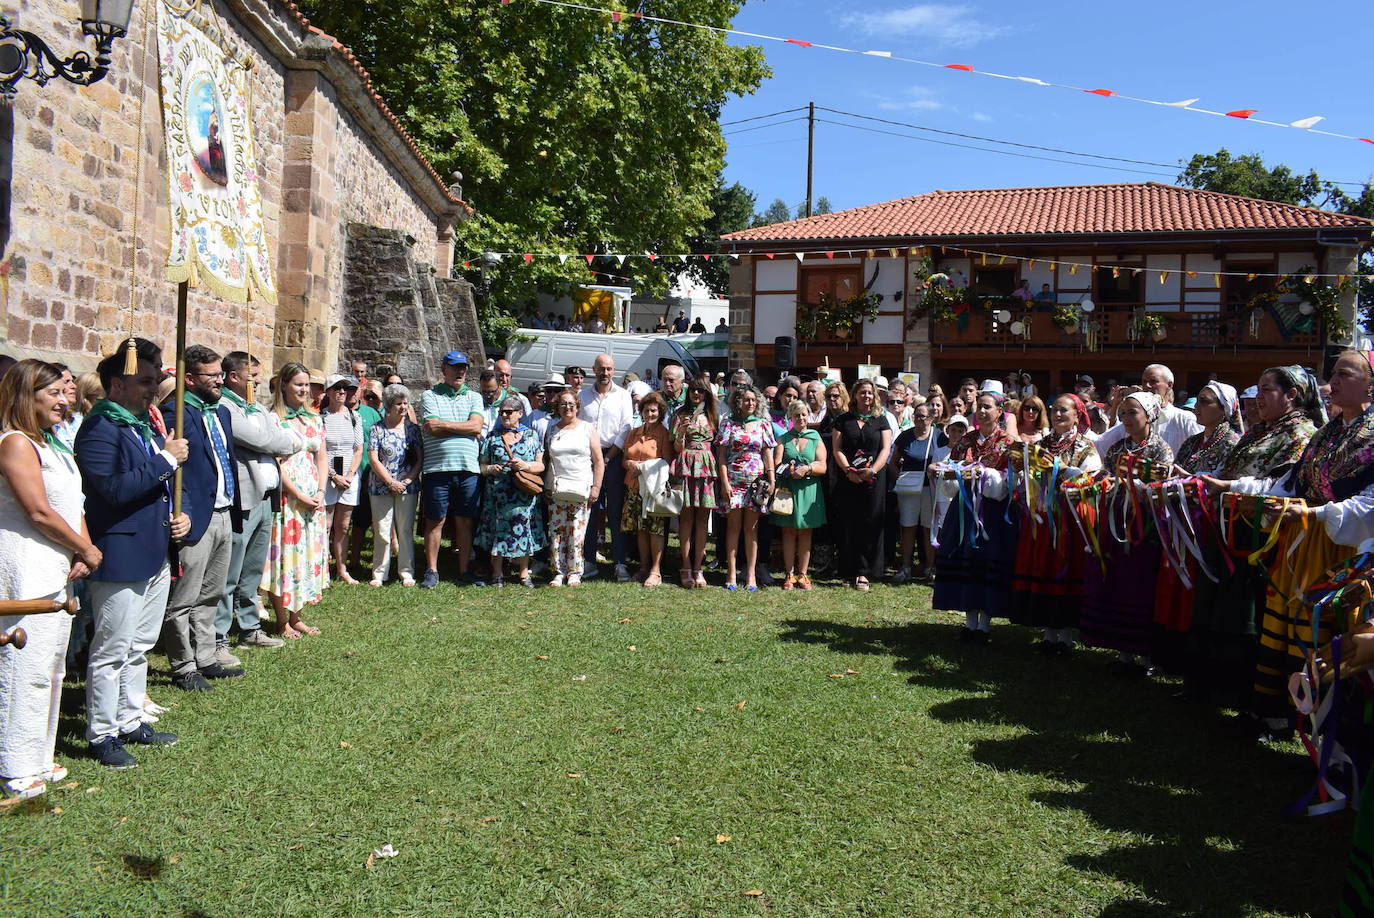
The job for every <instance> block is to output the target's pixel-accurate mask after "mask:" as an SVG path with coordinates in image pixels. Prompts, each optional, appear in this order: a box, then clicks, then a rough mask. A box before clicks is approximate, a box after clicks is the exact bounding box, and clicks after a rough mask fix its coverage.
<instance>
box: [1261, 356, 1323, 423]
mask: <svg viewBox="0 0 1374 918" xmlns="http://www.w3.org/2000/svg"><path fill="white" fill-rule="evenodd" d="M1264 372H1265V373H1273V374H1274V375H1275V376H1276V377H1278V380H1279V382H1280V383H1282V384H1283V387H1284V388H1285V389H1297V390H1298V397H1297V398H1296V399H1295V400H1294V402H1293V407H1294V408H1296V409H1297V410H1299V411H1301V412H1302V413H1303V414H1305V415H1307V416H1308V417H1309V418H1310V419H1311V420H1312V423H1314V424H1316V425H1317V426H1318V427H1320V426H1321V425H1323V424H1325V423H1326V405H1324V404H1323V403H1322V394H1321V388H1320V386H1319V385H1318V383H1317V375H1316V374H1315V373H1313V372H1312V371H1311V370H1309V369H1308V368H1307V367H1300V366H1298V365H1297V364H1292V365H1290V366H1286V367H1270V368H1269V369H1267V370H1265V371H1264Z"/></svg>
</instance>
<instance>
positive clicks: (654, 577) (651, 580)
mask: <svg viewBox="0 0 1374 918" xmlns="http://www.w3.org/2000/svg"><path fill="white" fill-rule="evenodd" d="M662 582H663V578H662V577H660V576H659V575H658V574H650V575H648V576H647V577H645V578H644V580H643V584H644V589H646V590H652V589H653V588H654V587H656V586H658V585H659V584H660V583H662Z"/></svg>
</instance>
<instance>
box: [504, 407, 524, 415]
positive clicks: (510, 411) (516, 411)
mask: <svg viewBox="0 0 1374 918" xmlns="http://www.w3.org/2000/svg"><path fill="white" fill-rule="evenodd" d="M519 413H520V410H519V409H518V408H502V409H501V414H519Z"/></svg>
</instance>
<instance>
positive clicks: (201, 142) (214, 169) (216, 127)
mask: <svg viewBox="0 0 1374 918" xmlns="http://www.w3.org/2000/svg"><path fill="white" fill-rule="evenodd" d="M187 95H188V96H189V98H188V99H187V100H186V103H187V104H186V108H187V110H188V112H189V114H190V119H189V120H190V122H191V135H192V139H191V149H193V150H195V151H196V153H195V162H196V165H197V166H198V167H199V170H200V174H201V175H203V176H205V177H206V178H208V179H209V180H210V181H212V182H214V183H215V184H216V185H228V184H229V172H228V170H227V169H226V168H225V158H224V138H223V136H222V135H221V132H220V124H221V122H222V121H223V118H221V117H220V106H219V99H218V98H217V97H216V94H215V87H214V84H213V83H211V82H210V80H209V78H208V77H207V78H201V79H198V80H196V81H195V82H194V83H192V84H191V89H190V92H189V93H188V94H187Z"/></svg>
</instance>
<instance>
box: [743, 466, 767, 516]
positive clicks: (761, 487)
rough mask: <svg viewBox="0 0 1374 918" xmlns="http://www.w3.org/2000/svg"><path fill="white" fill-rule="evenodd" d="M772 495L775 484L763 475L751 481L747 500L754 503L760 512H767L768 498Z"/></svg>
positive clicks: (746, 494)
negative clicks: (771, 483)
mask: <svg viewBox="0 0 1374 918" xmlns="http://www.w3.org/2000/svg"><path fill="white" fill-rule="evenodd" d="M772 496H773V486H772V485H770V484H769V483H768V479H767V478H764V477H763V476H762V475H760V476H759V477H758V478H755V479H754V480H753V481H751V482H749V489H748V490H747V491H746V492H745V500H747V501H748V502H749V503H751V504H753V505H754V509H756V510H758V511H759V512H760V513H764V512H767V510H768V498H770V497H772Z"/></svg>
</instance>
